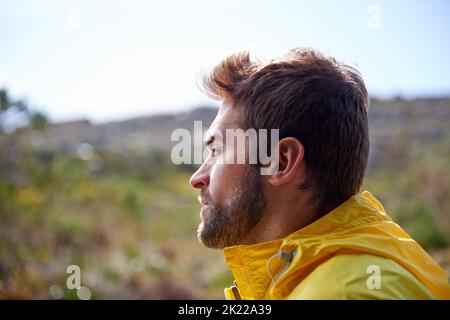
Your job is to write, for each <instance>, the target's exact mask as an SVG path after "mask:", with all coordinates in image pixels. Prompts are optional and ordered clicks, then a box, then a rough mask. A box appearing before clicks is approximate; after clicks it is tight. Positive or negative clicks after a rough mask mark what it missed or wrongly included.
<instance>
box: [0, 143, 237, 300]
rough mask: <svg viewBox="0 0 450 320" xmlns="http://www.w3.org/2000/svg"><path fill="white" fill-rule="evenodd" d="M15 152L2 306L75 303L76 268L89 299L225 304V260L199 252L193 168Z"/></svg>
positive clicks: (1, 251) (0, 248)
mask: <svg viewBox="0 0 450 320" xmlns="http://www.w3.org/2000/svg"><path fill="white" fill-rule="evenodd" d="M14 152H15V154H14V158H13V160H11V161H2V164H1V168H0V171H1V179H0V199H1V202H0V298H52V295H51V291H52V290H53V291H57V292H60V291H61V290H62V291H63V292H64V293H63V297H64V298H68V299H70V298H77V296H76V292H75V291H76V290H72V291H71V290H68V289H67V288H66V284H65V283H66V282H65V281H66V279H67V277H68V276H69V275H68V274H66V273H65V271H66V268H67V266H69V265H72V264H76V265H78V266H79V267H80V268H81V270H82V285H83V286H87V287H88V288H89V289H90V290H91V293H92V298H150V299H151V298H155V299H156V298H222V297H223V285H226V284H230V283H231V282H232V278H231V274H230V273H229V272H228V271H227V269H226V267H225V263H224V261H223V257H222V254H221V252H218V251H211V250H207V249H205V248H203V247H201V246H200V245H199V244H198V242H197V239H196V229H197V226H198V224H199V222H200V218H199V205H198V202H197V200H196V193H195V191H193V190H191V189H190V188H189V187H188V181H189V177H190V175H191V173H192V168H185V167H178V166H173V165H172V164H171V163H170V158H169V157H168V156H167V155H166V154H161V153H158V152H150V153H148V154H144V155H137V154H135V155H126V156H124V155H117V154H114V153H109V152H100V151H99V152H98V153H97V154H96V157H95V160H92V161H97V162H101V164H100V165H98V163H97V165H96V166H92V161H85V160H81V159H79V158H77V157H76V156H74V155H70V154H64V153H59V154H55V153H51V152H48V151H39V152H37V151H33V149H31V148H29V149H28V150H27V149H24V148H21V149H15V150H14ZM93 167H95V170H93ZM55 286H56V288H57V289H55ZM51 288H53V289H51Z"/></svg>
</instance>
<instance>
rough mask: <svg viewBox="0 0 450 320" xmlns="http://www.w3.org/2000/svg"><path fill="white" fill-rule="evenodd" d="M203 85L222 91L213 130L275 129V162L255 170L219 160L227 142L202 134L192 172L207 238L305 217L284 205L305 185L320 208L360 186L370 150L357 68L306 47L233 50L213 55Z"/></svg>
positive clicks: (219, 240)
mask: <svg viewBox="0 0 450 320" xmlns="http://www.w3.org/2000/svg"><path fill="white" fill-rule="evenodd" d="M204 86H205V88H206V90H207V93H208V94H210V95H211V96H212V97H214V98H216V99H217V100H220V101H222V105H221V107H220V109H219V113H218V115H217V117H216V119H215V120H214V122H213V124H212V125H211V128H210V132H220V133H221V134H222V135H223V136H225V130H226V129H237V128H240V129H243V130H247V129H250V128H253V129H255V130H257V131H258V130H259V129H278V130H279V143H278V149H277V151H278V159H279V167H278V171H277V172H275V173H274V174H273V175H271V176H262V175H260V174H259V170H257V169H258V168H259V167H260V166H261V164H225V163H226V161H219V160H221V157H226V156H227V155H226V154H225V152H224V151H227V152H228V151H229V150H226V148H228V147H229V146H228V144H226V143H225V144H224V145H225V146H226V147H224V148H222V147H223V146H222V145H221V146H218V145H216V143H221V144H222V143H223V142H224V141H225V139H224V141H220V142H218V141H216V142H215V141H214V135H213V134H211V135H210V136H209V137H208V139H207V140H208V141H206V142H207V145H208V147H209V148H210V156H209V157H208V158H207V159H206V161H205V162H204V163H203V165H202V166H201V167H200V169H199V170H198V171H197V172H196V173H195V174H194V175H193V176H192V178H191V185H192V186H193V187H194V188H198V189H200V197H201V200H202V205H203V207H202V211H201V215H202V220H203V221H202V224H201V225H200V227H199V231H198V236H199V239H200V241H201V242H202V243H204V244H205V245H206V246H208V247H215V248H223V247H226V246H231V245H237V244H241V243H243V242H245V239H250V238H249V235H252V238H255V233H257V232H260V233H261V232H263V231H264V230H268V229H270V228H271V227H274V226H273V225H276V224H280V225H283V223H284V224H286V221H282V220H283V219H285V220H286V218H287V217H289V219H293V220H292V221H295V220H296V219H297V220H301V219H302V217H301V216H299V215H301V214H298V213H297V214H296V215H295V216H287V215H286V213H285V211H290V209H291V208H288V207H287V205H289V204H290V205H291V206H292V205H294V206H295V202H296V198H298V199H300V197H302V196H303V197H304V195H308V199H309V200H310V203H311V204H313V206H314V211H315V214H314V215H315V216H316V218H317V217H318V216H320V215H323V214H325V213H327V210H328V209H329V208H333V207H335V206H336V205H339V204H340V203H342V202H344V201H345V200H347V199H348V198H349V197H351V196H352V195H354V194H356V193H357V192H358V191H359V189H360V186H361V184H362V180H363V176H364V171H365V168H366V164H367V158H368V152H369V140H368V125H367V113H366V107H367V104H368V95H367V90H366V88H365V86H364V82H363V80H362V79H361V77H360V75H359V74H358V72H357V71H356V70H355V69H353V68H351V67H349V66H347V65H345V64H342V63H339V62H337V61H336V60H334V59H333V58H330V57H325V56H323V55H321V54H320V53H318V52H316V51H313V50H311V49H293V50H291V51H289V52H288V53H287V54H286V55H284V56H283V57H281V58H280V59H277V60H270V61H269V62H266V63H257V62H252V61H251V60H250V58H249V53H248V52H239V53H236V54H233V55H231V56H229V57H228V58H226V59H225V60H223V61H222V62H221V63H220V64H219V65H217V66H216V67H215V68H214V69H213V70H212V72H211V73H210V74H208V75H207V76H206V77H205V79H204ZM218 150H219V152H218ZM234 152H236V150H234ZM248 152H249V150H245V153H246V154H248ZM286 202H289V203H288V204H286ZM292 202H293V203H292ZM277 208H284V210H283V212H280V210H277ZM299 210H300V211H302V208H299ZM304 212H306V209H305V210H304ZM305 215H306V213H305ZM303 218H304V219H306V218H305V217H303ZM305 221H306V220H305ZM292 224H295V223H292Z"/></svg>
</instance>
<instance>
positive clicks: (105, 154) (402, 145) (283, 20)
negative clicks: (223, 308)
mask: <svg viewBox="0 0 450 320" xmlns="http://www.w3.org/2000/svg"><path fill="white" fill-rule="evenodd" d="M449 14H450V4H449V2H447V1H437V0H435V1H395V2H394V1H348V0H347V1H320V3H318V2H315V1H256V0H253V1H245V0H244V1H235V0H232V1H223V2H218V1H161V2H158V1H118V0H116V1H113V0H111V1H106V0H104V1H102V0H89V1H88V0H86V1H82V0H79V1H75V0H74V1H64V0H60V1H58V0H53V1H51V0H42V1H23V0H22V1H20V0H19V1H13V0H2V1H1V2H0V298H2V299H18V298H24V299H113V298H114V299H116V298H117V299H118V298H124V299H134V298H140V299H167V298H173V299H179V298H188V299H196V298H206V299H214V298H217V299H222V298H223V287H224V286H229V285H230V284H231V283H232V276H231V273H230V272H229V271H228V270H227V268H226V265H225V262H224V259H223V257H222V253H221V252H220V251H214V250H210V249H206V248H204V247H202V246H201V245H200V244H199V243H198V241H197V240H196V229H197V226H198V224H199V222H200V218H199V209H200V205H199V204H198V202H197V200H196V199H197V193H196V192H195V191H194V190H191V189H190V187H189V185H188V180H189V177H190V175H191V174H192V173H193V172H194V170H195V168H196V166H195V165H178V166H177V165H174V164H173V163H172V161H171V158H170V151H171V149H172V147H173V146H174V144H175V143H174V142H172V141H171V140H170V135H171V133H172V132H173V130H175V129H177V128H186V129H188V130H190V131H192V130H193V122H194V121H195V120H201V121H203V126H204V127H205V129H206V128H207V127H208V126H209V124H210V122H211V121H212V119H213V118H214V116H215V113H216V110H217V109H216V108H217V103H216V102H214V101H211V100H209V99H208V98H206V97H205V96H203V94H202V93H201V92H200V90H199V89H198V87H197V84H198V83H199V79H201V74H202V72H205V71H207V70H208V69H209V68H211V66H213V65H214V64H215V63H217V62H218V61H220V59H222V58H224V57H226V56H227V55H228V54H230V53H232V52H235V51H237V50H242V49H251V50H252V53H253V55H254V57H255V59H266V58H270V57H273V56H278V55H280V54H282V53H283V52H284V51H286V50H288V49H289V48H292V47H295V46H310V47H314V48H316V49H319V50H321V51H323V52H325V53H328V54H331V55H333V56H335V57H336V58H337V59H339V60H344V61H346V62H347V63H349V64H351V65H353V66H355V67H356V68H357V69H358V70H360V72H361V73H362V75H363V77H364V79H365V81H366V84H367V87H368V89H369V92H370V95H371V106H370V109H369V123H370V139H371V152H370V159H369V168H368V170H367V174H366V177H365V183H364V189H367V190H370V191H371V192H372V193H373V194H374V195H375V196H376V197H378V198H379V199H380V200H381V201H382V202H383V204H384V205H385V208H386V210H387V212H388V213H389V214H390V215H391V216H392V217H393V218H394V220H395V221H396V222H398V223H399V224H400V225H401V226H402V227H403V228H404V229H406V230H407V231H408V232H409V233H410V234H411V235H412V236H413V237H414V238H415V239H416V240H417V241H418V242H419V243H420V244H421V245H422V246H423V247H424V248H425V249H426V250H427V251H428V252H429V253H430V254H431V255H432V256H433V257H434V258H435V259H436V260H437V261H438V262H439V263H440V264H441V265H442V266H444V267H445V268H446V270H447V271H450V248H449V245H450V219H449V216H450V198H449V194H450V173H449V158H450V76H449V71H450V68H449V67H450V62H449V59H448V57H450V43H449V42H448V41H447V38H448V33H449V31H450V29H449V27H450V20H449V19H448V16H449ZM69 265H77V266H79V267H80V270H81V276H82V278H81V285H82V286H83V288H82V290H76V289H69V288H68V287H67V285H66V280H67V278H68V276H69V274H67V273H66V269H67V267H68V266H69Z"/></svg>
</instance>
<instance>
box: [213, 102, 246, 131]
mask: <svg viewBox="0 0 450 320" xmlns="http://www.w3.org/2000/svg"><path fill="white" fill-rule="evenodd" d="M238 116H239V114H238V113H237V112H236V109H235V108H233V107H231V106H229V105H227V104H222V105H221V106H220V108H219V111H218V112H217V115H216V118H215V119H214V121H213V122H212V123H211V126H210V127H209V131H214V130H219V131H221V132H225V130H226V129H236V128H239V125H238Z"/></svg>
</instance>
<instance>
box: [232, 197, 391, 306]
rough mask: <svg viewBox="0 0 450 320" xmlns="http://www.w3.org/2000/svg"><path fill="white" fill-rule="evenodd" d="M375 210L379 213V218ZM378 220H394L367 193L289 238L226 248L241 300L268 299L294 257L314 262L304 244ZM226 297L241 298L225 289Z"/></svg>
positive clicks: (311, 254)
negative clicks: (298, 256)
mask: <svg viewBox="0 0 450 320" xmlns="http://www.w3.org/2000/svg"><path fill="white" fill-rule="evenodd" d="M374 209H375V211H378V212H377V214H375V215H374V214H373V213H374ZM374 220H380V221H386V220H390V218H389V217H388V216H387V215H386V214H385V213H384V208H383V206H382V205H381V203H380V202H378V200H376V199H375V197H374V196H373V195H372V194H371V193H370V192H368V191H364V192H362V193H360V194H357V195H355V196H353V197H351V198H350V199H348V200H347V201H346V202H344V203H343V204H341V205H340V206H338V207H337V208H335V209H334V210H332V211H331V212H330V213H328V214H326V215H325V216H323V217H321V218H320V219H318V220H316V221H314V222H313V223H311V224H309V225H307V226H305V227H304V228H302V229H300V230H298V231H296V232H294V233H292V234H290V235H288V236H287V237H286V238H283V239H277V240H273V241H268V242H263V243H258V244H252V245H238V246H233V247H227V248H225V249H224V255H225V260H226V262H227V265H228V267H229V268H230V269H231V271H232V273H233V276H234V278H235V284H236V286H237V288H238V293H239V295H240V298H243V299H264V298H265V297H266V296H267V294H268V291H269V289H271V288H272V287H273V285H274V284H275V282H276V281H277V280H278V279H277V278H278V277H280V276H281V275H282V274H280V273H283V272H284V271H286V269H287V267H289V264H290V262H291V261H292V258H293V256H292V254H297V255H298V254H300V255H302V256H303V257H302V261H303V262H302V264H303V265H304V266H306V265H307V264H308V262H313V260H314V258H313V257H314V250H312V251H313V252H309V253H306V252H302V251H304V250H306V249H307V248H308V247H310V246H308V245H303V244H306V242H311V241H312V242H316V241H314V239H315V238H316V237H318V236H319V237H322V236H324V235H326V234H329V233H330V232H337V231H345V229H348V228H354V227H356V226H358V225H361V224H364V223H368V222H371V221H374ZM299 251H300V252H299ZM310 251H311V250H310ZM307 257H309V259H307ZM308 260H309V261H308ZM225 295H226V297H227V298H232V299H234V298H238V297H236V295H237V292H236V289H233V288H227V289H225Z"/></svg>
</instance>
